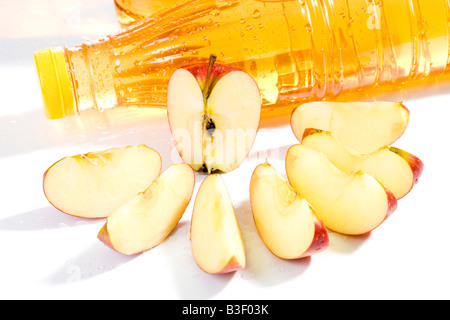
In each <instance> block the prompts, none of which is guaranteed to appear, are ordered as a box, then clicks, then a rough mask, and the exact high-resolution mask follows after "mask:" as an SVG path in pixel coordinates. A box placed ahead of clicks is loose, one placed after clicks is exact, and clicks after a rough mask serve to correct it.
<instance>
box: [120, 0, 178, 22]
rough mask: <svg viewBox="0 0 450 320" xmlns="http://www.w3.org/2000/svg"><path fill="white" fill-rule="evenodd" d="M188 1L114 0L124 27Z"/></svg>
mask: <svg viewBox="0 0 450 320" xmlns="http://www.w3.org/2000/svg"><path fill="white" fill-rule="evenodd" d="M184 1H187V0H114V5H115V8H116V13H117V20H118V21H119V24H120V25H121V26H122V27H126V26H128V25H130V24H131V23H133V22H135V21H138V20H142V19H145V18H147V17H149V16H151V15H154V14H157V13H159V12H160V11H162V10H163V9H167V8H170V7H174V6H176V5H177V4H180V3H181V2H184Z"/></svg>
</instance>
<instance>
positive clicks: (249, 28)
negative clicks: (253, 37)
mask: <svg viewBox="0 0 450 320" xmlns="http://www.w3.org/2000/svg"><path fill="white" fill-rule="evenodd" d="M245 29H247V31H250V30H252V29H253V26H252V25H251V24H249V25H248V26H247V27H245Z"/></svg>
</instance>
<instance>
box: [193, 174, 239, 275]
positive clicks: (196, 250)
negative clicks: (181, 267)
mask: <svg viewBox="0 0 450 320" xmlns="http://www.w3.org/2000/svg"><path fill="white" fill-rule="evenodd" d="M191 249H192V254H193V257H194V259H195V261H196V263H197V265H198V266H199V267H200V269H202V270H203V271H205V272H207V273H212V274H216V273H227V272H232V271H236V270H238V269H242V268H244V267H245V264H246V257H245V249H244V242H243V239H242V235H241V231H240V228H239V224H238V221H237V218H236V214H235V212H234V208H233V205H232V203H231V199H230V196H229V194H228V190H227V188H226V185H225V183H224V182H223V180H222V178H221V177H220V175H217V174H211V175H209V176H207V177H206V178H205V180H203V182H202V184H201V185H200V187H199V190H198V192H197V196H196V199H195V203H194V210H193V213H192V219H191Z"/></svg>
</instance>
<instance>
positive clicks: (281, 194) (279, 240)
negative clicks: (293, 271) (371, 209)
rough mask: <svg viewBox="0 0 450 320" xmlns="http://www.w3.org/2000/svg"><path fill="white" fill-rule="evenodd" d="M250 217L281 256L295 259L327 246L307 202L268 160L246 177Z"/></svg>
mask: <svg viewBox="0 0 450 320" xmlns="http://www.w3.org/2000/svg"><path fill="white" fill-rule="evenodd" d="M250 202H251V206H252V213H253V219H254V221H255V225H256V228H257V230H258V233H259V235H260V237H261V239H262V241H263V242H264V244H265V245H266V247H267V248H268V249H269V250H270V251H271V252H272V253H273V254H274V255H276V256H277V257H279V258H282V259H298V258H303V257H307V256H311V255H312V254H315V253H318V252H321V251H323V250H325V249H326V248H328V245H329V239H328V233H327V230H326V228H325V226H324V225H323V223H322V222H319V221H318V220H317V218H316V216H315V213H314V211H313V209H312V208H311V206H310V205H309V203H308V202H307V201H306V200H305V199H303V198H301V197H300V196H299V195H298V193H297V192H296V191H294V189H293V188H292V187H291V186H290V185H289V183H288V181H286V179H284V178H283V177H282V176H281V175H280V173H279V172H278V171H277V170H275V169H274V168H273V167H272V166H271V165H270V164H268V163H264V164H260V165H258V166H257V167H256V168H255V170H254V171H253V175H252V178H251V180H250Z"/></svg>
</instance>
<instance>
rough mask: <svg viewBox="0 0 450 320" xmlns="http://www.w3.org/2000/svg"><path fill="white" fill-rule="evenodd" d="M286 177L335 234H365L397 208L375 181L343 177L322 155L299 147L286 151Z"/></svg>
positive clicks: (367, 177) (363, 176)
mask: <svg viewBox="0 0 450 320" xmlns="http://www.w3.org/2000/svg"><path fill="white" fill-rule="evenodd" d="M286 173H287V177H288V180H289V182H290V184H291V185H292V187H293V188H294V190H296V191H297V192H298V193H299V194H300V196H302V197H304V198H305V199H306V200H307V201H308V202H309V203H310V204H311V206H312V207H313V209H314V210H315V212H316V214H317V216H318V218H319V219H320V220H322V221H323V223H324V224H325V226H326V227H327V228H329V229H331V230H333V231H336V232H339V233H343V234H349V235H359V234H364V233H367V232H369V231H371V230H373V229H375V228H376V227H378V226H379V225H380V224H381V223H382V222H383V221H384V220H385V219H386V217H387V216H388V215H389V214H390V213H392V212H393V211H394V210H395V209H396V208H397V200H396V198H395V196H394V195H393V194H392V192H390V191H389V190H387V189H385V187H384V186H382V185H381V184H380V183H379V182H378V181H377V180H376V179H375V178H373V177H372V176H370V175H368V174H365V173H362V172H355V173H345V172H343V171H341V170H339V169H338V168H336V167H335V166H334V165H333V164H332V163H331V162H330V160H328V158H327V157H326V156H325V155H324V154H323V153H321V152H319V151H317V150H314V149H311V148H308V147H305V146H303V145H301V144H298V145H294V146H292V147H290V148H289V150H288V152H287V155H286Z"/></svg>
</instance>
